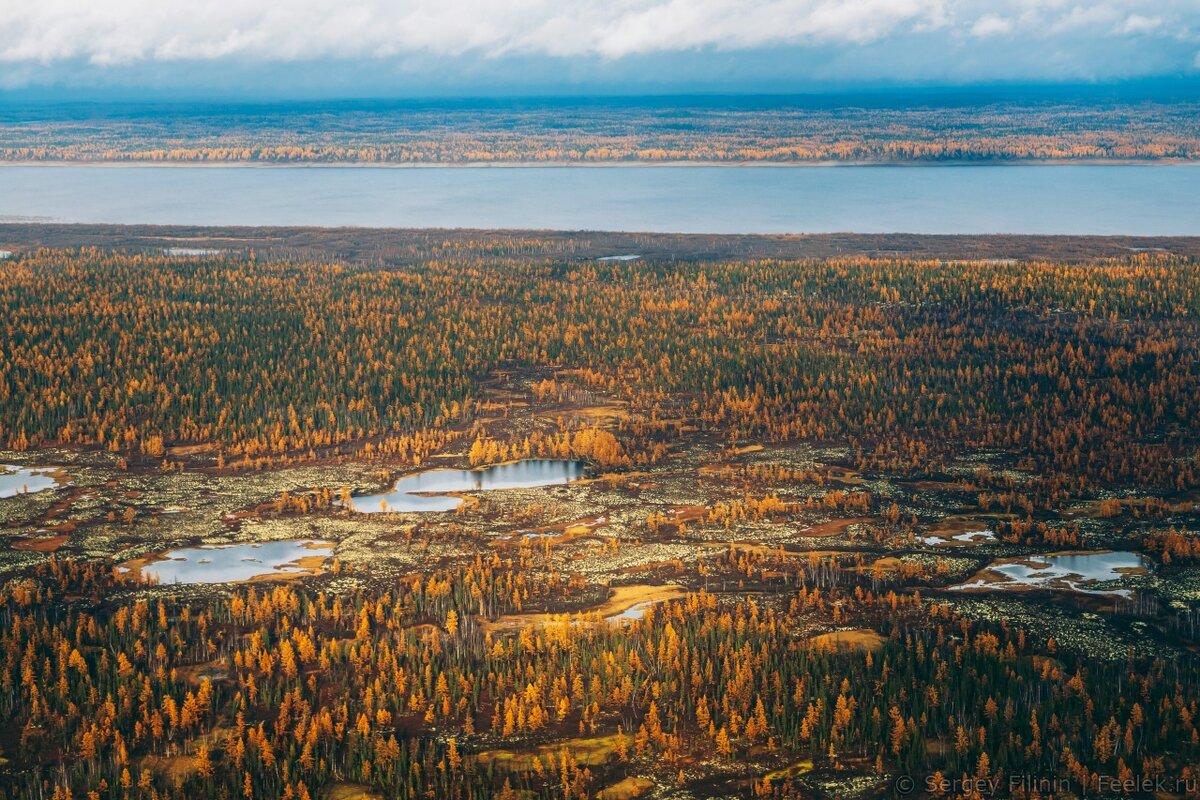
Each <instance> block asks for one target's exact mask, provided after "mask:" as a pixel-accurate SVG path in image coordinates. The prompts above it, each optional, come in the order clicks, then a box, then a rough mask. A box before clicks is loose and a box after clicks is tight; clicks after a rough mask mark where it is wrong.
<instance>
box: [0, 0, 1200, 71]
mask: <svg viewBox="0 0 1200 800" xmlns="http://www.w3.org/2000/svg"><path fill="white" fill-rule="evenodd" d="M0 30H3V31H4V36H3V37H0V64H7V65H9V66H7V67H4V68H2V69H0V73H6V75H5V76H2V77H0V83H9V84H11V83H13V82H14V81H24V80H36V75H37V74H38V70H39V68H40V69H41V70H42V72H44V73H46V74H49V73H52V72H54V71H55V70H54V68H55V67H56V65H64V64H72V65H84V66H83V67H82V68H81V69H82V70H83V71H88V70H91V71H92V72H93V73H95V74H102V73H103V72H104V71H105V70H112V69H114V68H123V67H128V66H130V65H154V64H159V65H166V64H172V63H176V64H178V63H198V64H205V63H209V64H213V63H223V64H228V63H241V64H272V63H283V64H286V63H300V62H306V63H312V62H318V61H323V62H330V61H332V62H339V61H340V62H379V61H388V62H391V63H393V64H409V65H412V64H420V63H422V62H424V63H437V64H443V65H444V64H447V63H448V62H449V61H453V60H454V59H461V60H463V61H464V62H467V61H469V62H471V63H472V64H477V63H478V62H480V61H484V62H488V61H491V62H497V63H499V62H505V61H508V62H512V61H514V60H519V59H551V60H554V59H561V60H568V61H574V62H578V63H589V64H590V63H605V62H619V61H622V60H628V59H638V58H644V57H656V56H660V55H663V54H688V53H710V54H716V55H719V54H739V53H753V52H757V51H764V52H765V51H772V52H776V53H782V54H789V55H788V56H787V57H788V59H789V61H790V62H793V63H795V62H798V61H801V60H803V59H804V57H805V54H809V55H811V54H813V53H816V52H829V51H830V50H832V51H835V52H836V54H837V56H838V57H839V58H841V57H843V56H845V55H846V54H847V53H850V54H854V53H859V54H860V55H861V56H862V57H863V58H865V59H867V62H866V63H865V64H862V65H860V66H859V69H861V70H865V71H866V72H870V71H871V70H872V69H873V70H874V72H875V73H877V75H878V76H879V77H880V78H886V77H889V76H892V75H894V74H895V72H894V69H893V65H892V64H889V63H888V62H887V61H886V60H884V59H885V56H897V55H898V56H899V57H900V60H901V61H902V62H905V63H907V64H909V65H910V72H914V73H929V74H944V75H947V76H953V75H956V74H960V72H961V69H960V67H961V66H962V65H963V64H966V63H969V64H971V65H972V69H974V70H976V72H978V73H979V74H981V75H982V76H984V77H986V76H987V74H988V73H989V70H990V71H991V72H992V73H994V76H995V77H1003V76H1004V73H1005V72H1006V70H1007V71H1011V69H1012V67H1011V64H1010V63H1009V64H1006V63H1005V62H1006V61H1008V62H1011V58H1005V57H1003V56H999V55H998V56H997V57H996V59H995V62H994V63H992V62H986V61H984V60H983V57H984V56H985V55H986V52H985V53H980V52H974V51H973V49H972V48H973V47H976V46H979V45H970V44H969V43H970V42H972V41H974V42H977V43H979V42H981V40H988V39H993V38H1000V39H1003V40H1005V41H1008V42H1012V41H1018V40H1019V41H1021V42H1023V43H1024V44H1025V45H1026V52H1027V55H1028V57H1029V58H1031V59H1032V60H1031V61H1029V62H1028V63H1027V64H1025V65H1024V66H1025V67H1026V69H1027V71H1032V72H1035V73H1036V72H1038V71H1039V70H1041V71H1042V72H1044V73H1046V74H1045V77H1049V78H1060V77H1078V76H1079V75H1087V74H1101V73H1112V72H1113V71H1114V70H1117V69H1121V70H1124V71H1125V72H1127V73H1130V74H1149V72H1150V71H1154V70H1162V71H1164V72H1167V73H1170V72H1175V73H1178V72H1180V71H1188V70H1193V69H1195V65H1194V64H1193V63H1192V58H1193V53H1194V52H1195V46H1196V44H1197V43H1198V42H1200V4H1197V3H1196V0H1095V2H1089V3H1087V4H1079V3H1072V2H1068V0H104V1H103V2H80V0H28V1H27V0H0ZM1134 39H1138V40H1140V41H1141V44H1142V46H1146V40H1147V39H1150V40H1159V41H1161V42H1162V43H1163V47H1161V48H1155V49H1154V51H1153V52H1152V53H1148V51H1145V50H1143V51H1141V52H1142V53H1143V55H1142V56H1137V55H1134V54H1128V55H1132V58H1126V59H1124V60H1123V62H1122V63H1121V64H1120V65H1119V66H1118V65H1115V64H1114V63H1112V59H1111V57H1110V56H1111V55H1112V54H1113V52H1114V51H1116V50H1119V49H1120V47H1121V45H1122V44H1123V43H1125V42H1128V41H1131V40H1134ZM1039 54H1045V56H1044V58H1039ZM1106 62H1108V63H1106ZM922 64H924V65H925V66H921V65H922ZM787 66H788V65H786V64H783V65H781V67H784V68H786V67H787ZM560 71H561V70H560ZM1064 71H1065V72H1068V73H1072V74H1070V75H1066V74H1064ZM14 76H20V77H14ZM29 76H35V77H32V78H31V77H29Z"/></svg>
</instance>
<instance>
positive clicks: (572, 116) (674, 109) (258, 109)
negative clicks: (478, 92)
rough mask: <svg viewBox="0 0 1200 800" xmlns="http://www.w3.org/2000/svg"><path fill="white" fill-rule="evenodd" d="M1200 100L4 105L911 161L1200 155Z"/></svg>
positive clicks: (315, 133)
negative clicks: (1199, 104) (114, 106)
mask: <svg viewBox="0 0 1200 800" xmlns="http://www.w3.org/2000/svg"><path fill="white" fill-rule="evenodd" d="M1197 111H1198V109H1197V106H1196V104H1195V103H1194V102H1155V101H1152V100H1137V101H1135V100H1116V99H1114V100H1111V101H1108V102H1100V103H1098V102H1080V101H1072V100H1070V99H1057V100H1051V99H1045V100H1041V101H1038V102H1034V101H1023V102H1018V101H1013V100H1004V101H1001V100H998V99H994V98H976V99H972V100H958V101H955V102H948V101H944V100H942V101H939V100H938V99H937V98H925V99H923V100H921V99H918V100H912V101H907V102H905V101H903V100H902V99H900V98H897V99H892V100H891V101H889V102H884V103H882V104H881V101H880V99H879V98H872V97H854V96H850V97H844V98H838V97H835V98H833V99H828V98H826V99H818V100H815V101H814V100H813V99H812V98H808V99H805V98H786V97H784V98H775V99H769V100H768V99H762V100H760V101H758V102H751V103H747V102H736V101H734V100H731V99H725V100H721V99H719V98H717V99H712V100H709V101H707V102H704V101H702V100H700V99H695V98H693V99H691V100H684V99H672V98H662V99H657V100H651V99H647V100H646V101H644V102H640V103H637V102H630V101H625V102H620V101H604V100H596V99H592V100H577V101H572V100H570V99H563V100H540V101H539V100H526V101H511V102H501V101H495V102H486V103H483V102H480V103H472V102H470V101H461V102H441V103H437V102H433V101H430V102H428V103H420V102H415V101H414V102H411V103H406V104H388V103H382V102H381V103H366V102H363V103H353V104H342V105H335V106H333V107H326V106H319V107H316V106H306V105H303V104H297V105H293V106H289V105H286V104H284V105H270V106H255V105H246V106H237V105H233V106H212V107H201V108H195V107H192V106H188V107H175V106H170V105H165V106H164V105H145V106H134V107H126V106H122V107H121V108H120V109H119V110H118V111H114V110H113V109H110V108H108V107H106V106H103V105H87V104H78V105H67V106H64V107H62V108H61V109H57V110H56V109H46V108H43V107H37V108H23V107H21V106H19V105H14V106H12V107H9V108H6V109H0V161H6V162H61V161H69V162H117V163H120V162H148V163H155V162H158V163H231V164H275V163H279V164H288V163H365V164H426V163H429V164H493V163H494V164H513V163H546V164H553V163H610V164H619V163H675V162H690V163H716V164H743V163H768V164H805V163H823V162H838V163H860V162H872V163H881V162H882V163H893V162H897V163H907V162H984V163H986V162H1011V161H1036V162H1044V161H1162V160H1193V159H1195V158H1197V157H1200V123H1198V122H1197V120H1198V119H1200V114H1198V113H1197Z"/></svg>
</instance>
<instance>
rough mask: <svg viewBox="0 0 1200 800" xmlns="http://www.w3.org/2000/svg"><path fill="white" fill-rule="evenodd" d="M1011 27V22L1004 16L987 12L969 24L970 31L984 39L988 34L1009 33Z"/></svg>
mask: <svg viewBox="0 0 1200 800" xmlns="http://www.w3.org/2000/svg"><path fill="white" fill-rule="evenodd" d="M1012 29H1013V25H1012V22H1010V21H1009V20H1006V19H1005V18H1004V17H998V16H996V15H995V14H987V15H986V16H983V17H980V18H979V19H978V20H976V22H975V24H974V25H972V26H971V33H973V34H974V35H976V36H978V37H980V38H981V39H986V38H987V37H989V36H1002V35H1004V34H1006V33H1011V32H1012Z"/></svg>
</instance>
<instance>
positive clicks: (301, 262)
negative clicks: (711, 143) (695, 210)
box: [0, 234, 1200, 800]
mask: <svg viewBox="0 0 1200 800" xmlns="http://www.w3.org/2000/svg"><path fill="white" fill-rule="evenodd" d="M1197 341H1200V267H1198V265H1197V262H1196V261H1195V260H1194V259H1193V258H1190V257H1185V256H1176V255H1171V254H1169V253H1163V252H1155V251H1147V252H1136V253H1130V254H1129V255H1125V256H1121V257H1115V258H1099V257H1094V258H1076V257H1072V258H1061V259H1055V258H1047V257H1044V256H1041V255H1039V256H1036V257H1018V258H988V259H978V258H976V259H963V260H959V259H922V258H908V257H901V256H897V257H886V258H882V257H868V256H859V255H847V256H844V257H828V258H824V257H823V258H787V257H763V256H754V255H745V256H743V255H727V256H695V255H692V256H688V257H682V258H672V257H660V256H653V257H650V256H646V257H640V256H637V255H635V254H630V255H628V256H622V257H620V258H595V257H591V256H581V255H573V254H571V253H569V252H564V250H563V248H562V247H561V243H560V242H557V241H555V242H551V241H550V240H549V239H543V238H539V236H538V235H536V234H529V235H528V236H527V237H522V238H517V239H514V238H503V239H501V238H496V237H492V238H489V237H488V236H487V235H480V236H479V237H477V238H475V237H467V236H457V237H447V238H445V239H444V240H436V237H434V238H432V239H430V240H429V241H427V242H425V243H424V244H422V245H421V246H419V247H417V248H415V249H414V250H413V251H412V252H411V253H410V254H409V255H408V256H407V257H405V258H403V259H395V260H392V261H388V260H371V261H368V260H364V259H346V258H339V257H336V256H334V255H331V254H328V253H325V254H322V253H320V252H317V251H313V250H308V251H287V250H286V249H283V248H279V249H276V250H274V251H270V250H265V249H257V250H256V249H253V248H243V249H238V248H229V247H220V248H189V249H185V250H179V249H168V250H166V251H164V250H162V249H161V248H160V249H148V248H144V247H134V248H110V247H103V248H100V247H84V248H36V247H30V248H28V249H25V250H22V251H21V252H17V253H14V254H13V255H12V257H10V258H7V259H5V260H3V261H0V450H2V452H0V464H3V465H4V466H2V467H0V525H2V526H3V537H4V541H3V543H2V547H0V719H3V720H4V721H5V723H6V724H4V725H3V726H0V797H3V798H8V799H11V800H15V799H16V798H38V800H43V799H46V800H64V798H73V799H75V800H82V799H83V798H89V799H90V798H97V799H100V798H105V799H107V798H112V799H113V800H126V799H129V800H133V799H135V798H136V799H137V800H142V799H143V798H144V799H146V800H150V799H151V798H194V797H212V798H242V799H243V800H261V799H264V798H289V800H291V799H293V798H294V799H295V800H309V799H310V798H312V799H313V800H315V799H317V798H335V799H337V800H349V798H384V797H387V798H391V797H397V798H408V797H412V798H416V797H447V798H479V797H503V798H516V797H522V798H535V797H536V798H591V797H596V798H608V799H609V800H613V799H614V798H634V797H640V796H644V797H680V798H684V797H710V796H744V797H780V798H783V797H798V798H807V797H831V798H833V797H836V798H842V797H900V796H919V797H982V796H1011V797H1020V798H1034V797H1082V796H1129V795H1133V796H1142V795H1144V796H1150V795H1152V794H1154V793H1155V792H1157V793H1158V795H1157V796H1160V797H1184V796H1194V795H1195V794H1196V793H1197V791H1200V732H1198V731H1197V720H1196V717H1197V715H1198V714H1200V665H1198V664H1197V662H1196V654H1195V653H1196V647H1197V645H1198V644H1200V642H1198V636H1200V632H1198V630H1197V623H1198V622H1200V612H1198V610H1197V609H1198V606H1197V598H1198V597H1200V594H1198V592H1200V563H1198V559H1200V511H1198V509H1200V506H1198V503H1200V351H1198V350H1197V347H1196V342H1197ZM272 548H282V549H280V550H279V551H278V552H285V551H286V554H285V555H276V552H277V551H276V550H274V549H272Z"/></svg>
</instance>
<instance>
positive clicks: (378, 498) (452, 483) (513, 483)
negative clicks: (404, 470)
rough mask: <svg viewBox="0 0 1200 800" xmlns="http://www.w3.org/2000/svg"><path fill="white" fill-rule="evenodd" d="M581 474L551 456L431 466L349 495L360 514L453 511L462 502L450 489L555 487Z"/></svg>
mask: <svg viewBox="0 0 1200 800" xmlns="http://www.w3.org/2000/svg"><path fill="white" fill-rule="evenodd" d="M582 477H583V463H582V462H579V461H559V460H554V459H540V458H534V459H526V460H524V461H517V462H514V463H512V464H497V465H495V466H491V467H484V468H483V469H431V470H427V471H425V472H418V473H417V474H415V475H405V476H404V477H403V478H400V480H398V481H396V484H395V486H393V487H392V491H390V492H387V493H385V494H369V495H361V496H359V497H352V498H350V505H351V508H352V509H353V510H354V511H357V512H359V513H360V514H376V513H379V512H381V511H387V512H431V511H453V510H455V509H456V508H458V504H459V503H460V502H462V501H461V499H460V498H458V497H453V496H446V495H447V494H448V493H450V492H490V491H496V490H500V489H532V488H535V487H538V486H555V485H559V484H564V483H570V482H571V481H577V480H579V479H580V478H582Z"/></svg>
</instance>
